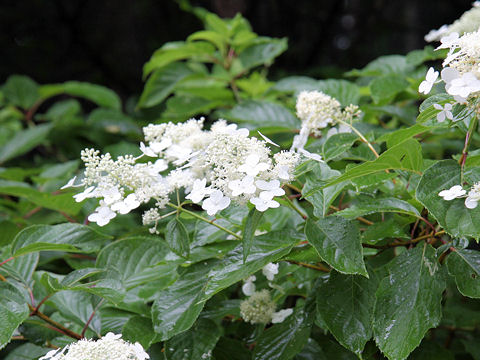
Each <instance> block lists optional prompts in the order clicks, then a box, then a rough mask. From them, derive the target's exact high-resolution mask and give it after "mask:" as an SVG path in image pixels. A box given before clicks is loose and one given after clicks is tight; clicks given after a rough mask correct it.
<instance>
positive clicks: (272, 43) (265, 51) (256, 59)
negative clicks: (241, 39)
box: [238, 38, 287, 71]
mask: <svg viewBox="0 0 480 360" xmlns="http://www.w3.org/2000/svg"><path fill="white" fill-rule="evenodd" d="M263 39H264V40H263V41H262V42H261V43H259V44H255V45H252V46H250V47H248V48H247V49H245V50H244V51H242V52H241V53H240V55H239V56H238V59H239V60H240V62H241V64H242V71H244V70H248V69H251V68H253V67H255V66H259V65H264V64H265V65H270V64H271V63H272V61H273V59H275V58H276V57H277V56H278V55H280V54H281V53H283V52H284V51H285V50H287V39H285V38H284V39H272V38H263Z"/></svg>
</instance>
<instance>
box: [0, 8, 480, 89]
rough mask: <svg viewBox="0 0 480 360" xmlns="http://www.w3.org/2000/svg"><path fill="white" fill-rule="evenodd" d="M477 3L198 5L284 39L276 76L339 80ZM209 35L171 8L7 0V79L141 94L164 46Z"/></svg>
mask: <svg viewBox="0 0 480 360" xmlns="http://www.w3.org/2000/svg"><path fill="white" fill-rule="evenodd" d="M471 1H472V0H456V1H455V0H451V1H446V0H437V1H435V0H424V1H416V0H404V1H400V0H192V1H191V3H192V5H196V6H201V7H204V8H206V9H208V10H210V11H213V12H215V13H217V14H219V15H220V16H222V17H231V16H233V15H235V13H236V12H241V13H242V14H243V15H244V16H245V17H246V18H247V19H248V20H249V21H250V22H251V24H252V27H253V30H254V31H255V32H257V33H258V34H260V35H267V36H272V37H287V38H288V40H289V49H288V51H287V52H286V53H284V54H283V55H282V56H281V57H280V58H279V59H278V60H277V61H276V63H275V65H274V66H273V67H272V70H271V77H272V78H275V77H279V76H284V75H287V74H295V75H311V76H315V77H318V78H325V77H336V76H339V75H340V74H341V72H342V71H344V70H349V69H351V68H361V67H363V66H364V65H366V64H367V63H368V62H369V61H371V60H373V59H375V58H376V57H378V56H380V55H386V54H405V53H406V52H408V51H410V50H413V49H417V48H422V47H423V46H424V45H425V42H424V40H423V36H424V35H425V34H426V33H427V32H428V31H429V30H430V29H432V28H438V27H440V26H441V25H442V24H444V23H447V24H450V23H452V22H453V21H454V20H455V19H457V18H458V17H460V15H461V14H462V13H463V12H464V11H466V10H468V9H469V8H470V7H471ZM201 27H202V25H201V23H200V22H199V20H198V19H196V18H195V17H194V16H193V15H191V14H189V13H186V12H183V11H182V10H180V8H179V6H178V4H177V3H176V2H175V1H174V0H2V1H1V2H0V46H1V49H2V53H1V58H0V81H1V82H2V83H3V82H4V81H5V79H6V78H7V77H8V76H9V75H11V74H15V73H16V74H26V75H29V76H31V77H32V78H34V79H35V80H36V81H37V82H39V83H52V82H62V81H66V80H82V81H90V82H94V83H98V84H102V85H105V86H108V87H110V88H113V89H114V90H115V91H117V92H118V93H119V94H120V95H121V96H122V97H124V98H125V97H128V96H131V95H134V94H139V93H140V92H141V90H142V87H143V82H142V79H141V70H142V65H143V64H144V63H145V62H146V61H147V60H148V59H149V57H150V55H151V54H152V53H153V51H154V50H155V49H157V48H159V47H160V46H161V45H162V44H163V43H165V42H167V41H174V40H184V39H185V38H186V37H187V36H188V35H189V34H191V33H192V32H194V31H197V30H200V29H201Z"/></svg>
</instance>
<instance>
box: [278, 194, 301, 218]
mask: <svg viewBox="0 0 480 360" xmlns="http://www.w3.org/2000/svg"><path fill="white" fill-rule="evenodd" d="M283 197H284V199H285V200H287V202H288V204H289V205H290V207H291V208H292V209H293V210H295V211H296V212H297V213H298V214H299V215H300V216H301V217H302V218H303V219H306V218H307V215H305V214H304V213H303V212H302V211H301V210H300V209H299V208H298V207H297V206H296V205H295V204H294V203H293V201H292V200H291V199H289V197H288V196H287V195H284V196H283Z"/></svg>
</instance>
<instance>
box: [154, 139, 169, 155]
mask: <svg viewBox="0 0 480 360" xmlns="http://www.w3.org/2000/svg"><path fill="white" fill-rule="evenodd" d="M171 145H172V140H171V139H170V138H164V139H162V141H160V142H156V141H153V142H151V143H150V145H149V147H150V149H151V150H152V151H153V152H154V153H155V154H158V153H160V152H161V151H162V150H165V149H166V148H168V147H169V146H171Z"/></svg>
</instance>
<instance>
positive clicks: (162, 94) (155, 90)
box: [137, 63, 192, 108]
mask: <svg viewBox="0 0 480 360" xmlns="http://www.w3.org/2000/svg"><path fill="white" fill-rule="evenodd" d="M191 73H192V70H190V69H189V68H188V67H187V65H185V64H183V63H175V64H170V65H168V66H165V67H164V68H161V69H158V70H155V71H154V72H153V74H152V75H151V76H150V77H149V78H148V80H147V83H146V84H145V88H144V89H143V92H142V95H141V96H140V100H139V101H138V105H137V106H138V107H140V108H148V107H152V106H155V105H158V104H160V103H161V102H162V101H163V100H165V99H166V97H167V96H168V95H170V93H171V92H172V91H173V89H174V88H175V85H176V84H177V83H178V82H179V81H180V80H182V79H183V78H185V77H186V76H187V75H190V74H191Z"/></svg>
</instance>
